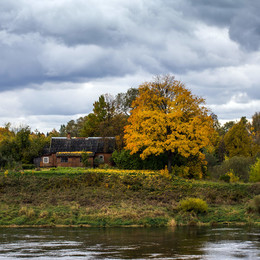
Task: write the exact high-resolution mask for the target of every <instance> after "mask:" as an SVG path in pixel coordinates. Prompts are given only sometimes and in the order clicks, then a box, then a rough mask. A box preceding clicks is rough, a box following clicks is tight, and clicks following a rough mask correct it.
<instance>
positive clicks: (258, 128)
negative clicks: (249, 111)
mask: <svg viewBox="0 0 260 260" xmlns="http://www.w3.org/2000/svg"><path fill="white" fill-rule="evenodd" d="M252 127H253V135H254V141H255V143H256V144H257V145H258V146H260V112H256V113H255V114H254V115H253V117H252ZM258 150H260V149H259V147H258Z"/></svg>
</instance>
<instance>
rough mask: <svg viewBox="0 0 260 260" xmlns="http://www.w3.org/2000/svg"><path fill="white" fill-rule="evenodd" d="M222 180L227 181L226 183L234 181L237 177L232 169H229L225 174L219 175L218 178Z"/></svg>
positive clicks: (237, 179) (236, 180)
mask: <svg viewBox="0 0 260 260" xmlns="http://www.w3.org/2000/svg"><path fill="white" fill-rule="evenodd" d="M219 179H220V180H222V181H225V182H228V183H234V182H238V181H239V177H237V176H236V175H235V173H234V171H233V170H232V169H231V170H230V171H229V172H227V173H226V174H224V175H222V176H220V178H219Z"/></svg>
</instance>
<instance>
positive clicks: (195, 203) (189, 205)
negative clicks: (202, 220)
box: [178, 198, 208, 213]
mask: <svg viewBox="0 0 260 260" xmlns="http://www.w3.org/2000/svg"><path fill="white" fill-rule="evenodd" d="M178 209H179V210H181V211H193V212H195V213H205V212H207V211H208V204H207V202H206V201H204V200H202V199H199V198H186V199H183V200H181V201H180V202H179V205H178Z"/></svg>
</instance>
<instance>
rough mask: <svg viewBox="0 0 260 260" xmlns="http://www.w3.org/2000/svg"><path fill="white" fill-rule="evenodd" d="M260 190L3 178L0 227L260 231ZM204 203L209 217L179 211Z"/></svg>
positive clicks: (56, 172)
mask: <svg viewBox="0 0 260 260" xmlns="http://www.w3.org/2000/svg"><path fill="white" fill-rule="evenodd" d="M259 194H260V184H259V183H258V184H249V183H234V184H229V183H224V182H211V181H204V180H186V179H181V178H176V177H171V176H168V175H164V174H161V173H160V172H151V171H150V172H149V171H123V170H115V169H108V170H103V169H94V170H93V169H83V168H74V169H72V168H69V169H64V168H57V169H48V170H41V171H35V170H31V171H25V172H6V173H5V174H4V173H1V174H0V226H2V227H3V226H6V227H7V226H9V227H16V226H20V227H22V226H23V227H28V226H33V227H46V226H56V227H64V226H71V227H80V226H82V227H92V226H96V227H104V226H106V227H110V226H121V227H123V226H124V227H125V226H142V227H143V226H144V227H145V226H175V225H220V224H229V225H232V224H240V225H260V215H259V214H258V213H257V212H253V211H252V210H250V207H249V206H248V205H249V203H250V201H251V200H252V199H253V198H254V197H255V196H256V195H259ZM187 197H196V198H201V199H203V200H204V201H206V202H207V204H208V211H207V212H206V213H195V212H193V211H183V210H180V209H179V207H178V205H179V201H180V200H182V199H183V198H187Z"/></svg>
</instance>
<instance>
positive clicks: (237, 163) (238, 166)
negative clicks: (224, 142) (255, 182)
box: [211, 156, 254, 182]
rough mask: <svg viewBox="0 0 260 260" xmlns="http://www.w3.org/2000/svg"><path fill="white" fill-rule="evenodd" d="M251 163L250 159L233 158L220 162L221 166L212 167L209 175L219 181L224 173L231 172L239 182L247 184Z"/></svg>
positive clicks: (251, 159)
mask: <svg viewBox="0 0 260 260" xmlns="http://www.w3.org/2000/svg"><path fill="white" fill-rule="evenodd" d="M253 162H254V159H253V158H252V157H243V156H234V157H232V158H230V159H228V160H225V161H224V162H222V164H221V165H217V166H214V167H213V169H212V172H211V175H212V177H214V178H215V179H219V178H220V177H221V176H223V175H225V174H226V173H228V172H230V171H233V172H234V174H235V175H236V176H237V177H239V179H240V180H242V181H245V182H248V180H249V170H250V166H251V165H252V164H253Z"/></svg>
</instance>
